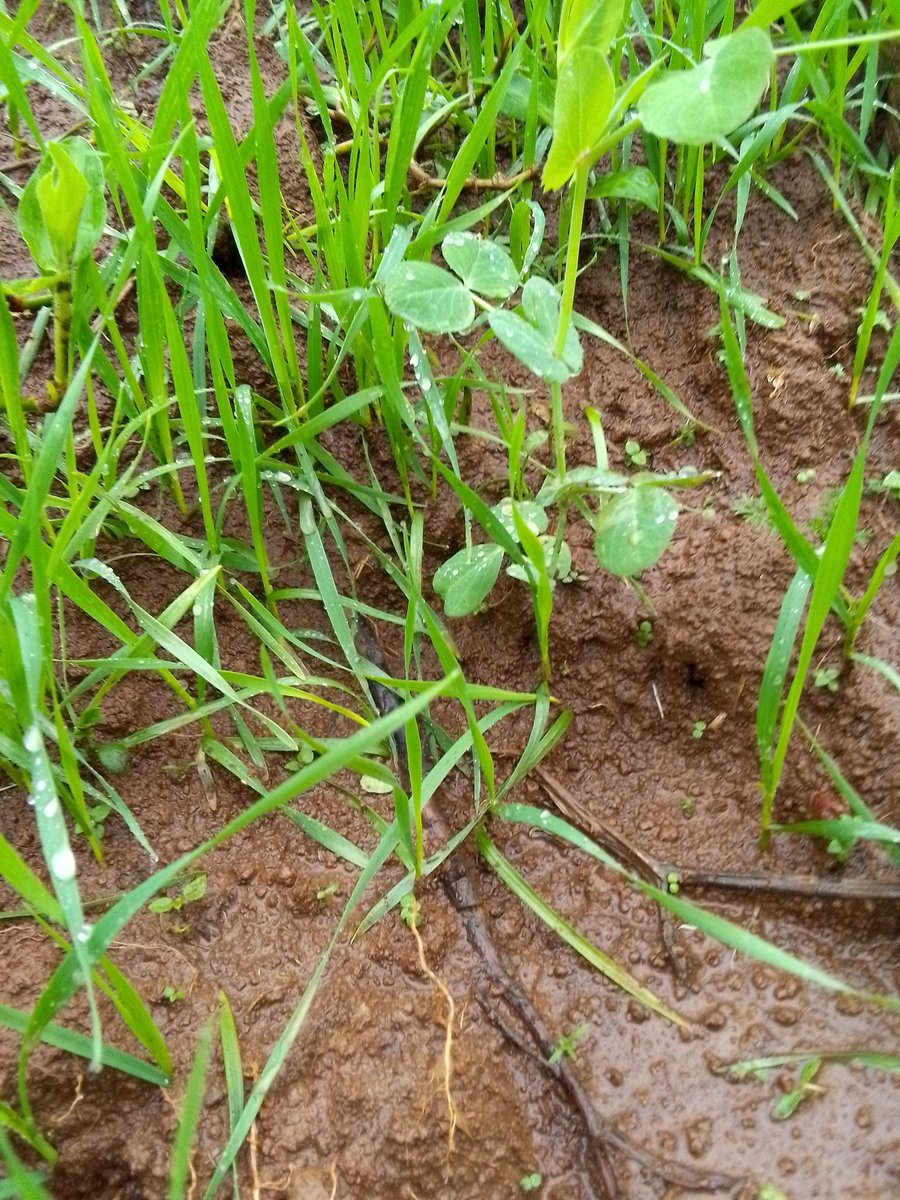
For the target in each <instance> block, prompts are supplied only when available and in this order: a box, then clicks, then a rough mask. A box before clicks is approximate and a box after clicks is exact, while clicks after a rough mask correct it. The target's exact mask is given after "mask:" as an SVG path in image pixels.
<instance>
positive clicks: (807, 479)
mask: <svg viewBox="0 0 900 1200" xmlns="http://www.w3.org/2000/svg"><path fill="white" fill-rule="evenodd" d="M815 477H816V468H815V467H803V468H802V470H800V471H798V472H797V474H796V476H795V478H796V480H797V482H798V483H812V481H813V480H814V479H815Z"/></svg>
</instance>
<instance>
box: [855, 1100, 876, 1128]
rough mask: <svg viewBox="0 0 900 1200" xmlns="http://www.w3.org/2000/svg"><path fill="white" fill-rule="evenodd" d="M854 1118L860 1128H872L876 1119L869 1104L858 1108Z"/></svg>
mask: <svg viewBox="0 0 900 1200" xmlns="http://www.w3.org/2000/svg"><path fill="white" fill-rule="evenodd" d="M854 1120H855V1121H856V1125H857V1128H859V1129H871V1128H872V1126H873V1125H874V1124H875V1119H874V1117H873V1116H872V1110H871V1108H870V1107H869V1106H868V1104H864V1105H863V1106H862V1108H858V1109H857V1110H856V1116H855V1118H854Z"/></svg>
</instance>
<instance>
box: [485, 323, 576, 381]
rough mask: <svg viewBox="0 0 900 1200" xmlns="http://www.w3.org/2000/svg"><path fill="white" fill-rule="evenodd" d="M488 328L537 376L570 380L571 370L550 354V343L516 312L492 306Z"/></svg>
mask: <svg viewBox="0 0 900 1200" xmlns="http://www.w3.org/2000/svg"><path fill="white" fill-rule="evenodd" d="M489 320H490V324H491V329H493V331H494V333H495V334H496V335H497V337H498V339H499V340H500V341H501V342H502V343H503V345H504V346H505V347H506V349H507V350H508V351H509V352H510V354H513V355H515V357H516V358H517V359H518V360H519V362H521V363H524V364H525V366H526V367H528V369H529V371H531V372H533V374H535V375H537V377H538V378H539V379H549V380H551V382H553V383H565V382H566V380H567V379H571V378H572V375H573V374H574V371H571V370H570V369H569V368H568V367H567V366H566V364H565V363H564V362H563V361H562V359H561V358H557V357H556V355H555V354H554V353H553V343H552V342H551V341H550V340H549V339H548V338H546V337H545V336H544V335H543V334H542V333H541V332H540V331H539V330H537V329H535V327H534V326H533V325H529V324H528V322H527V321H526V320H525V318H524V317H520V316H519V314H518V313H511V312H507V311H506V310H505V309H501V308H498V309H495V310H494V312H492V313H491V315H490V318H489Z"/></svg>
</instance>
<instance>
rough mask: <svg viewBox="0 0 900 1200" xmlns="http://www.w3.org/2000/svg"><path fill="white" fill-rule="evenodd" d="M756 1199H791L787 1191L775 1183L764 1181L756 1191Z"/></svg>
mask: <svg viewBox="0 0 900 1200" xmlns="http://www.w3.org/2000/svg"><path fill="white" fill-rule="evenodd" d="M756 1200H789V1197H788V1194H787V1192H783V1191H782V1190H781V1188H780V1187H776V1186H775V1184H774V1183H763V1184H760V1188H759V1191H758V1192H757V1193H756Z"/></svg>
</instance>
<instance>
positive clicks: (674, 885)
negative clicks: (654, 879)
mask: <svg viewBox="0 0 900 1200" xmlns="http://www.w3.org/2000/svg"><path fill="white" fill-rule="evenodd" d="M680 890H681V880H680V878H679V876H678V872H677V871H669V873H668V874H667V875H666V891H667V892H668V893H669V895H670V896H677V895H678V893H679V891H680Z"/></svg>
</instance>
